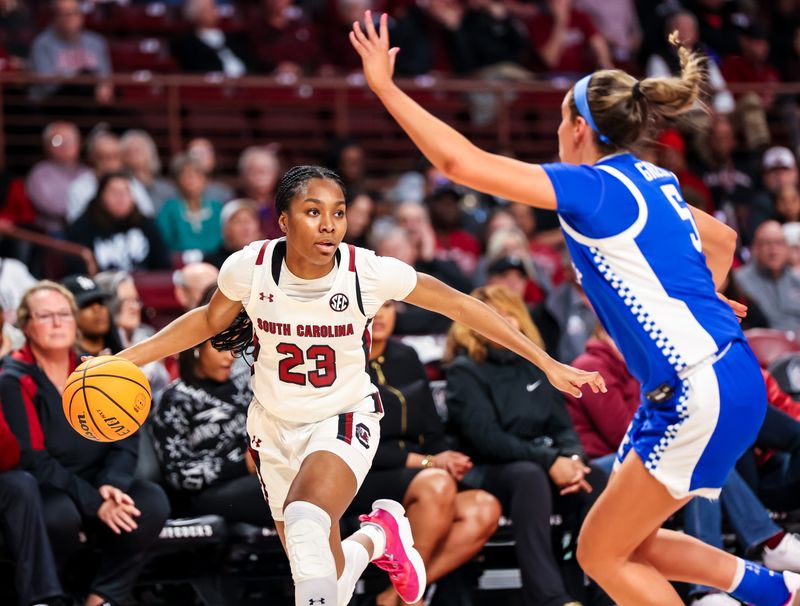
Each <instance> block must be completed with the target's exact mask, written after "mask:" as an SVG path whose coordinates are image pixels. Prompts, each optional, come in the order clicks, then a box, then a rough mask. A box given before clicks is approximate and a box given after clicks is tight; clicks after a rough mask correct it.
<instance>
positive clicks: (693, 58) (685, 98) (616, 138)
mask: <svg viewBox="0 0 800 606" xmlns="http://www.w3.org/2000/svg"><path fill="white" fill-rule="evenodd" d="M669 41H670V44H672V45H674V46H676V47H677V49H678V55H679V58H680V63H681V75H680V76H671V77H667V78H645V79H644V80H642V81H641V82H639V81H637V80H636V78H634V77H633V76H631V75H630V74H628V73H626V72H624V71H622V70H619V69H605V70H600V71H597V72H595V73H594V74H592V76H591V79H590V80H589V83H588V86H587V88H586V91H585V94H586V102H587V103H588V107H589V111H590V113H591V118H592V119H593V124H590V125H591V126H592V128H593V130H595V131H596V132H595V134H596V137H597V145H598V147H599V148H600V149H601V150H603V151H617V150H620V149H630V148H631V147H633V146H634V145H635V144H636V143H637V142H638V141H639V140H640V139H641V138H642V137H644V136H646V135H647V134H648V132H649V131H650V129H651V128H652V127H653V126H655V125H656V124H657V123H658V122H659V121H660V120H662V119H664V118H674V117H676V116H678V115H680V114H682V113H684V112H687V111H689V110H691V109H692V108H693V107H694V106H695V102H696V101H697V100H698V98H699V97H700V93H701V89H702V87H703V85H704V83H705V82H706V79H707V69H706V58H705V57H704V56H703V55H700V54H698V53H695V52H692V51H690V50H689V49H687V48H685V47H683V46H682V45H681V44H680V41H679V40H678V34H677V32H674V33H672V34H671V35H670V36H669ZM574 95H575V89H574V88H573V91H572V93H571V95H570V99H569V106H570V111H571V114H572V118H573V120H574V119H575V118H577V117H578V116H580V115H582V114H581V112H579V110H578V107H577V105H576V102H575V96H574ZM584 119H586V116H584ZM587 122H590V121H589V120H587Z"/></svg>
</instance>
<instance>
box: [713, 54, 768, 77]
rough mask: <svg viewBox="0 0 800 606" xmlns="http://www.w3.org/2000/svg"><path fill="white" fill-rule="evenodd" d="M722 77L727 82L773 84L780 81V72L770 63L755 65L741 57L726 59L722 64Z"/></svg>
mask: <svg viewBox="0 0 800 606" xmlns="http://www.w3.org/2000/svg"><path fill="white" fill-rule="evenodd" d="M722 76H723V77H724V78H725V80H726V81H727V82H745V83H751V84H772V83H774V82H778V81H780V76H779V75H778V70H776V69H775V68H774V67H772V66H771V65H770V64H769V63H764V64H762V65H754V64H752V63H750V62H749V61H747V59H745V58H744V57H742V56H740V55H731V56H729V57H725V60H724V61H723V62H722Z"/></svg>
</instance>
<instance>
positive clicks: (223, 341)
mask: <svg viewBox="0 0 800 606" xmlns="http://www.w3.org/2000/svg"><path fill="white" fill-rule="evenodd" d="M211 345H212V347H213V348H214V349H216V350H217V351H230V352H231V353H232V354H233V355H234V356H236V357H237V358H238V357H243V356H244V354H245V353H247V350H248V349H250V348H251V347H252V346H253V323H252V322H251V321H250V316H248V315H247V312H246V311H245V310H242V311H240V312H239V315H238V316H236V318H235V319H234V321H233V322H232V323H231V325H230V326H228V328H226V329H225V330H223V331H222V332H221V333H219V334H216V335H214V336H213V337H211Z"/></svg>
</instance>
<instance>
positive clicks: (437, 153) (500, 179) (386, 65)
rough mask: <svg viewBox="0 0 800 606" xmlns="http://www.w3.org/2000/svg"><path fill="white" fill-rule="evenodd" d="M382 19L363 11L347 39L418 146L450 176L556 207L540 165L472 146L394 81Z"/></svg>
mask: <svg viewBox="0 0 800 606" xmlns="http://www.w3.org/2000/svg"><path fill="white" fill-rule="evenodd" d="M386 19H387V17H386V15H385V14H384V15H381V19H380V31H376V29H375V26H374V25H373V22H372V14H371V13H370V11H367V12H366V13H365V16H364V21H365V22H366V31H365V30H363V29H362V28H361V25H360V24H359V23H358V22H356V23H353V31H352V32H350V42H351V44H352V45H353V48H355V49H356V52H358V54H359V55H360V56H361V61H362V63H363V68H364V75H365V76H366V79H367V83H368V84H369V87H370V88H371V89H372V91H373V92H374V93H375V94H376V95H377V96H378V98H379V99H380V100H381V102H382V103H383V105H384V106H385V107H386V109H387V110H388V111H389V113H390V114H392V116H393V117H394V119H395V120H396V121H397V123H398V124H399V125H400V126H401V127H402V128H403V130H404V131H406V134H408V136H409V137H410V138H411V139H412V140H413V141H414V143H415V144H416V146H417V147H418V148H419V150H420V151H421V152H422V153H423V154H425V156H426V157H427V158H428V160H430V161H431V163H432V164H433V165H434V166H436V168H438V169H439V170H440V171H441V172H442V173H443V174H444V175H445V176H447V178H448V179H450V180H451V181H455V182H456V183H461V184H463V185H467V186H468V187H471V188H473V189H476V190H478V191H482V192H486V193H489V194H493V195H495V196H500V197H501V198H505V199H506V200H514V201H516V202H522V203H523V204H529V205H531V206H537V207H539V208H548V209H555V208H556V194H555V191H554V190H553V186H552V184H551V183H550V178H549V177H548V176H547V174H546V173H545V172H544V169H542V167H540V166H538V165H535V164H527V163H525V162H520V161H519V160H514V159H512V158H506V157H504V156H500V155H497V154H490V153H489V152H486V151H484V150H482V149H480V148H478V147H476V146H475V145H473V144H472V143H470V141H469V140H468V139H467V138H466V137H464V136H462V135H461V134H460V133H459V132H458V131H456V130H455V129H453V128H451V127H450V126H448V125H447V124H445V123H444V122H442V121H441V120H439V119H438V118H436V117H435V116H433V115H432V114H430V113H429V112H427V111H426V110H425V109H423V108H422V107H421V106H420V105H419V104H418V103H417V102H416V101H414V100H413V99H412V98H411V97H409V96H408V95H406V94H405V93H404V92H403V91H402V90H400V88H398V87H397V85H396V84H395V83H394V82H393V81H392V74H393V73H394V60H395V57H396V56H397V53H398V52H399V51H400V49H398V48H392V49H390V48H389V31H388V28H387V25H386Z"/></svg>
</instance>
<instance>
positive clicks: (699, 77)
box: [639, 31, 707, 118]
mask: <svg viewBox="0 0 800 606" xmlns="http://www.w3.org/2000/svg"><path fill="white" fill-rule="evenodd" d="M669 43H670V44H671V45H672V46H675V47H676V48H677V50H678V57H679V58H680V62H681V75H680V77H670V78H645V79H644V80H642V81H641V82H640V83H639V90H641V92H642V96H643V97H644V98H645V100H646V101H647V104H648V105H649V108H650V110H651V111H653V112H655V113H656V114H657V115H659V116H662V117H664V118H673V117H675V116H678V115H680V114H682V113H684V112H686V111H688V110H690V109H692V108H693V107H694V104H695V102H696V101H697V100H698V98H699V97H700V92H701V89H702V87H703V84H704V83H705V82H706V80H707V68H706V58H705V57H704V56H703V55H700V54H698V53H693V52H691V51H690V50H689V49H687V48H686V47H685V46H683V45H681V42H680V40H679V39H678V32H677V31H676V32H672V33H671V34H670V35H669Z"/></svg>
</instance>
